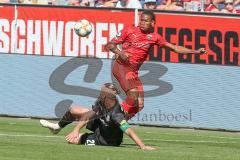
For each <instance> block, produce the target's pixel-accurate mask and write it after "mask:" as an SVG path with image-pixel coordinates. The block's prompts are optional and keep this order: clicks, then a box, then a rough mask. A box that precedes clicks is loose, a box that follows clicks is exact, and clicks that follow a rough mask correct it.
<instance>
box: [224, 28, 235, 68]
mask: <svg viewBox="0 0 240 160" xmlns="http://www.w3.org/2000/svg"><path fill="white" fill-rule="evenodd" d="M231 40H232V45H233V47H238V48H239V39H238V34H237V32H234V31H229V32H226V34H225V37H224V42H225V43H224V60H225V64H227V65H236V66H237V65H238V59H239V57H238V55H239V53H238V52H233V53H232V55H233V56H232V57H233V60H231V58H230V56H231Z"/></svg>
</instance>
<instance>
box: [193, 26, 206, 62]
mask: <svg viewBox="0 0 240 160" xmlns="http://www.w3.org/2000/svg"><path fill="white" fill-rule="evenodd" d="M201 37H206V30H198V29H197V30H196V31H195V49H196V50H197V49H199V48H206V45H205V44H202V43H201V42H200V41H201ZM195 63H201V64H205V63H206V60H203V59H201V57H200V54H195Z"/></svg>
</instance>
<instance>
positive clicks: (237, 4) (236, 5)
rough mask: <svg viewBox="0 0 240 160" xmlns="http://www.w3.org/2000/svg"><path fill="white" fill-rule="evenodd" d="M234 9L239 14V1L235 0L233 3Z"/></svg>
mask: <svg viewBox="0 0 240 160" xmlns="http://www.w3.org/2000/svg"><path fill="white" fill-rule="evenodd" d="M234 7H235V10H236V13H238V14H240V0H236V1H235V2H234Z"/></svg>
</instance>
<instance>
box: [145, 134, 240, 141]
mask: <svg viewBox="0 0 240 160" xmlns="http://www.w3.org/2000/svg"><path fill="white" fill-rule="evenodd" d="M145 133H148V134H163V135H171V136H183V134H174V133H157V132H145ZM194 136H197V137H205V138H219V139H239V140H240V137H239V138H238V137H223V136H205V135H194Z"/></svg>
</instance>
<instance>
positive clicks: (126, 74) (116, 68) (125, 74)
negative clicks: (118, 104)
mask: <svg viewBox="0 0 240 160" xmlns="http://www.w3.org/2000/svg"><path fill="white" fill-rule="evenodd" d="M112 73H113V75H114V77H115V78H116V79H117V80H118V82H119V84H120V86H121V88H122V89H123V90H124V92H125V93H127V92H128V91H129V90H130V89H133V88H136V89H137V90H138V91H139V93H140V92H143V85H142V82H141V81H140V79H139V77H138V70H135V69H133V68H131V67H130V66H129V65H128V64H121V63H119V62H118V61H115V62H114V65H113V69H112Z"/></svg>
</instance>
